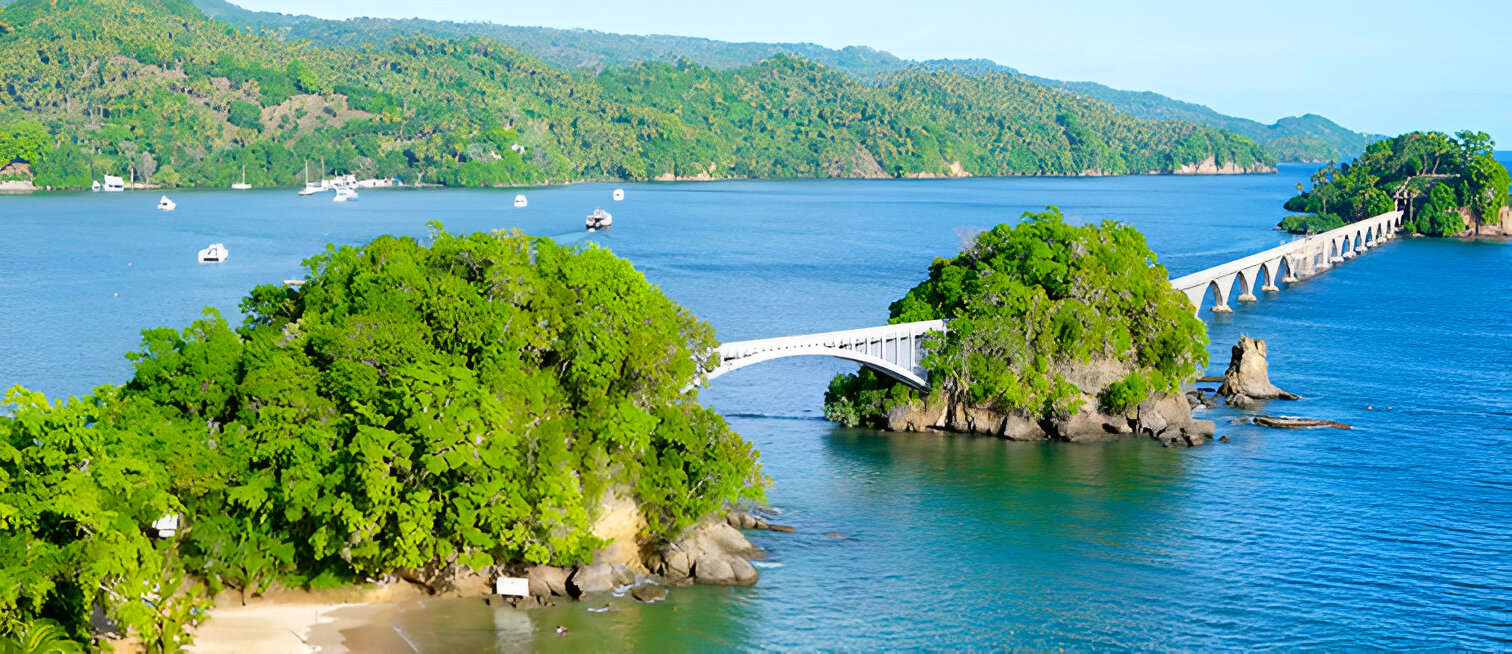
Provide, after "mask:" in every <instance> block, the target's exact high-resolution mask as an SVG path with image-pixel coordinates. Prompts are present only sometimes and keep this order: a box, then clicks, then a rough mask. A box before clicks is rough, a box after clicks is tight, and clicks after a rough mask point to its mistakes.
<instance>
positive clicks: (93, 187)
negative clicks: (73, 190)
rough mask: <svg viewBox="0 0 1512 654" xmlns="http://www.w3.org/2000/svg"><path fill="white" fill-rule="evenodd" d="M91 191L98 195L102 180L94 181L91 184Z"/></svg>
mask: <svg viewBox="0 0 1512 654" xmlns="http://www.w3.org/2000/svg"><path fill="white" fill-rule="evenodd" d="M89 190H91V191H95V192H96V193H98V192H99V191H100V180H94V181H92V182H90V184H89Z"/></svg>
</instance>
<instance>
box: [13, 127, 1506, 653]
mask: <svg viewBox="0 0 1512 654" xmlns="http://www.w3.org/2000/svg"><path fill="white" fill-rule="evenodd" d="M1504 154H1505V153H1504ZM1312 170H1313V169H1312V168H1311V167H1304V166H1283V167H1282V171H1281V173H1280V174H1279V175H1254V176H1240V177H1202V178H1193V177H1125V178H1105V179H967V180H949V181H946V180H934V181H791V182H713V183H701V184H699V183H693V184H650V185H644V184H643V185H627V186H625V187H624V188H625V189H626V192H627V198H626V199H625V201H623V202H618V203H616V202H611V201H610V200H609V192H610V189H611V188H613V187H612V186H608V185H578V186H569V187H556V188H542V189H528V190H526V191H525V193H526V194H527V195H528V196H529V198H530V207H529V208H527V209H514V208H513V207H511V206H509V205H510V200H511V199H512V197H513V196H514V194H515V191H514V190H507V191H506V190H426V191H410V190H401V189H394V190H371V191H363V192H362V198H361V200H360V201H358V202H356V203H350V204H345V205H343V204H338V203H333V202H331V200H330V196H329V195H321V196H315V197H311V198H301V197H297V196H296V195H295V194H294V193H293V191H292V190H289V189H278V190H252V191H243V192H233V191H229V190H228V191H180V192H174V193H172V197H173V199H174V200H175V201H177V202H178V210H177V211H175V212H172V213H166V214H165V213H160V212H157V211H155V210H154V208H153V207H154V206H155V205H156V202H157V197H158V194H156V193H146V192H133V193H120V194H91V193H71V194H70V193H58V194H38V195H34V196H17V197H0V386H4V387H9V386H12V385H16V384H22V385H25V386H27V387H28V388H32V389H35V390H41V391H45V392H47V393H49V394H53V395H77V394H81V393H85V392H88V391H89V389H90V388H92V387H93V386H95V385H99V384H105V383H118V382H120V381H122V380H124V379H125V378H126V376H127V375H128V373H129V370H130V368H129V366H128V364H127V362H126V361H125V359H124V358H123V357H122V354H123V353H125V352H127V351H129V350H131V349H133V348H134V347H135V346H136V345H137V344H138V342H139V340H140V336H139V331H140V330H141V329H143V328H146V327H151V326H158V325H171V326H176V327H182V326H184V325H186V324H188V323H189V322H190V321H192V320H194V319H195V318H196V317H198V315H199V312H200V310H201V308H202V307H205V306H211V307H216V308H218V309H220V310H221V311H222V312H223V313H225V314H226V315H227V316H228V317H230V318H234V314H235V313H236V305H237V302H238V300H239V299H240V298H241V297H242V296H243V295H244V294H245V292H246V291H247V290H248V289H249V288H251V287H252V286H254V285H256V284H259V283H267V282H273V283H277V282H279V281H281V280H283V279H287V278H297V277H302V275H303V273H302V270H301V268H300V262H301V260H302V259H304V258H305V257H307V256H309V255H310V254H312V253H315V252H317V251H319V250H321V249H322V248H323V247H324V246H325V244H326V243H338V244H359V243H363V242H366V241H368V240H370V239H372V238H373V237H375V236H377V235H380V234H386V233H387V234H408V235H414V236H417V237H423V236H424V235H425V233H426V227H425V224H426V222H427V221H432V220H435V221H441V222H442V223H444V224H445V226H446V229H447V230H449V231H453V232H463V231H474V230H491V229H501V228H519V229H522V230H524V231H526V232H529V233H533V234H543V235H554V236H557V237H558V239H559V240H562V241H577V240H584V239H591V240H595V241H597V242H599V243H601V244H603V245H605V246H607V247H609V248H611V249H613V250H614V252H616V253H617V254H619V255H621V256H624V257H627V258H629V259H630V260H631V261H633V262H634V263H635V265H636V266H638V267H639V268H640V269H641V270H642V271H644V272H645V274H646V276H647V277H648V278H650V279H651V280H652V281H653V282H654V283H656V284H659V285H661V287H662V288H663V289H664V290H665V291H666V292H667V294H668V295H670V296H671V297H672V298H674V299H676V300H677V301H679V302H681V303H683V304H684V305H686V306H688V307H689V308H691V309H692V310H693V311H694V312H696V313H697V314H698V315H700V316H702V317H703V318H704V319H706V320H708V321H709V322H711V323H712V324H713V325H714V326H715V328H716V329H717V330H718V333H719V336H720V337H721V338H723V339H725V340H739V339H747V338H759V337H767V336H779V335H786V334H796V333H804V332H812V331H821V330H832V329H846V328H854V327H865V326H870V325H875V324H881V323H882V322H884V321H885V320H886V317H887V304H888V303H889V302H891V301H892V300H894V299H896V298H898V297H900V296H901V295H902V294H903V293H904V292H905V291H906V290H907V289H908V288H909V287H911V286H912V285H914V284H915V283H917V282H918V281H919V280H920V279H921V278H922V277H923V276H924V274H925V269H926V267H927V266H928V264H929V262H930V261H931V260H932V259H933V258H935V257H941V256H950V255H953V254H955V253H956V252H957V251H958V250H959V248H960V242H959V240H958V237H957V236H956V229H957V228H983V227H989V226H991V225H993V224H996V223H998V222H1003V221H1013V220H1015V219H1016V218H1017V217H1018V216H1019V215H1020V214H1021V213H1022V212H1024V211H1026V210H1039V209H1042V208H1043V207H1044V206H1045V205H1048V204H1056V205H1059V206H1060V207H1061V208H1062V209H1063V210H1064V211H1065V212H1066V214H1067V216H1068V217H1069V218H1070V219H1071V220H1073V221H1078V222H1086V221H1100V220H1121V221H1125V222H1128V223H1132V224H1133V225H1135V226H1136V227H1138V228H1139V229H1140V230H1142V231H1143V232H1144V233H1145V234H1146V235H1147V237H1148V239H1149V243H1150V245H1151V247H1153V249H1154V250H1155V251H1156V252H1157V253H1159V256H1160V262H1161V263H1163V264H1165V265H1166V266H1167V267H1168V268H1169V269H1170V270H1171V272H1172V273H1173V275H1180V274H1183V273H1186V272H1191V271H1195V270H1198V269H1200V268H1203V267H1206V266H1209V265H1213V264H1217V263H1220V262H1223V261H1226V260H1229V259H1232V258H1236V257H1238V256H1241V255H1244V254H1248V253H1251V252H1254V251H1258V250H1261V249H1264V248H1266V247H1269V246H1272V245H1275V244H1277V243H1278V242H1279V240H1280V239H1281V238H1282V237H1281V235H1280V234H1279V233H1278V232H1274V231H1271V230H1270V227H1271V226H1272V225H1274V224H1275V223H1276V222H1277V220H1278V219H1279V218H1280V217H1281V216H1282V215H1283V212H1282V210H1281V208H1280V203H1281V202H1282V201H1284V200H1285V199H1286V198H1287V197H1288V196H1289V195H1290V193H1291V192H1292V191H1293V189H1294V187H1295V185H1296V184H1297V183H1298V182H1299V181H1303V180H1305V179H1306V178H1307V176H1308V175H1309V174H1310V173H1311V172H1312ZM599 205H603V206H605V208H607V209H610V210H612V211H613V212H614V216H615V227H614V229H613V230H612V231H611V232H609V233H603V234H595V235H585V234H583V233H582V231H581V229H580V228H581V225H582V219H583V216H584V215H586V214H587V213H588V212H590V211H591V210H592V209H593V208H594V207H595V206H599ZM609 205H613V206H609ZM211 242H224V243H225V244H226V246H227V248H229V250H230V252H231V256H230V259H229V261H227V262H226V263H225V264H223V265H199V264H196V263H195V262H194V255H195V252H196V251H197V250H199V249H200V248H202V247H205V245H206V244H208V243H211ZM1509 279H1512V246H1509V245H1506V244H1496V243H1462V242H1452V241H1440V240H1429V239H1399V240H1397V241H1393V242H1390V243H1387V244H1385V245H1384V246H1382V247H1380V248H1378V249H1376V250H1372V251H1371V252H1369V253H1368V254H1367V255H1366V256H1363V257H1360V258H1358V259H1355V260H1352V261H1350V262H1348V263H1346V264H1344V265H1342V266H1340V267H1338V268H1337V269H1336V270H1334V271H1332V272H1329V273H1327V274H1325V275H1322V276H1320V277H1317V278H1314V279H1310V280H1307V281H1304V282H1301V283H1298V284H1294V285H1292V286H1291V287H1289V288H1286V289H1285V290H1283V291H1282V292H1281V293H1279V294H1268V295H1266V296H1264V297H1262V298H1261V300H1260V301H1259V302H1258V303H1255V304H1253V305H1249V306H1242V307H1237V308H1236V311H1235V312H1234V313H1233V314H1232V315H1229V316H1223V317H1218V318H1214V317H1211V316H1210V315H1209V316H1205V317H1206V318H1207V319H1208V320H1209V327H1210V333H1211V335H1212V339H1213V345H1212V347H1211V348H1210V351H1211V353H1212V365H1211V367H1210V372H1211V373H1212V374H1221V373H1222V370H1223V367H1224V366H1225V364H1226V363H1227V360H1228V348H1229V346H1230V345H1232V343H1233V342H1234V340H1235V339H1237V338H1238V336H1239V335H1240V334H1248V335H1250V336H1254V337H1258V338H1263V339H1265V340H1266V341H1268V342H1269V346H1270V366H1271V377H1272V381H1274V382H1275V383H1276V384H1277V385H1279V386H1281V387H1283V388H1285V389H1287V390H1290V391H1293V392H1295V393H1298V394H1300V395H1302V396H1304V397H1305V398H1306V399H1304V400H1302V401H1300V402H1293V403H1286V404H1284V406H1273V407H1271V409H1270V410H1271V411H1280V412H1285V413H1288V414H1295V415H1306V416H1316V417H1320V418H1328V419H1333V420H1339V421H1342V422H1346V423H1350V424H1352V425H1354V427H1355V429H1354V430H1352V431H1338V430H1311V431H1275V430H1265V429H1262V428H1257V427H1254V426H1248V425H1230V424H1227V423H1228V420H1229V419H1230V418H1232V417H1234V416H1235V415H1238V414H1236V413H1233V412H1231V411H1229V410H1226V409H1223V410H1214V411H1209V412H1208V415H1206V416H1205V417H1207V418H1210V419H1215V420H1217V421H1218V423H1219V430H1218V431H1219V433H1220V434H1226V435H1228V436H1229V437H1230V438H1231V442H1229V443H1214V444H1212V445H1209V446H1205V447H1200V448H1195V449H1188V450H1171V449H1164V448H1162V447H1160V446H1159V445H1158V444H1156V443H1153V442H1149V441H1139V440H1130V441H1123V442H1117V443H1111V444H1102V445H1069V444H1059V443H1050V444H1045V443H1035V444H1027V443H1008V442H1001V441H998V440H995V439H990V438H980V437H964V436H939V435H899V434H887V433H879V432H876V431H870V430H859V429H840V428H837V427H835V426H834V425H832V424H830V423H827V422H825V421H824V420H823V419H822V417H821V404H822V399H823V394H824V388H825V384H826V383H827V382H828V380H829V378H830V377H832V376H833V375H834V374H836V373H837V372H844V371H848V370H850V369H852V368H853V364H846V363H843V362H839V361H829V360H823V359H787V360H780V361H774V362H770V363H767V364H763V365H760V366H753V367H751V368H747V369H744V370H741V371H738V372H735V373H731V374H729V375H726V376H724V377H721V378H719V379H717V380H715V381H714V382H713V383H712V385H711V388H709V389H706V390H704V391H703V392H702V397H703V398H704V400H705V401H706V402H708V403H709V404H710V405H712V406H714V407H716V408H718V409H719V410H721V411H722V412H724V414H725V415H726V416H727V417H728V418H729V420H730V422H731V424H732V425H733V426H734V427H735V428H736V429H737V430H738V431H739V432H740V433H741V434H743V435H744V436H745V437H746V438H747V439H749V440H751V441H753V442H754V443H755V444H756V445H757V447H758V448H759V449H760V450H761V452H762V459H763V462H764V468H765V471H766V473H767V474H768V475H770V476H771V478H772V480H773V482H774V484H775V485H774V486H773V487H772V488H771V489H770V491H769V493H768V494H769V499H770V501H771V504H772V505H773V506H774V507H776V508H778V509H780V510H781V515H780V517H777V518H775V520H776V521H778V522H782V523H787V524H791V525H793V526H795V527H797V528H798V532H797V533H795V534H772V533H767V532H757V533H755V534H753V535H752V539H753V540H754V541H756V542H757V543H758V544H760V545H762V546H763V547H765V548H767V549H768V550H770V551H771V552H772V556H771V558H770V559H768V560H767V561H765V562H763V563H762V566H763V567H762V577H761V581H760V582H759V583H757V584H756V585H755V586H754V587H751V588H741V589H724V588H694V589H683V590H677V591H674V592H673V593H672V596H671V599H670V601H669V602H667V603H663V604H657V605H651V606H643V605H637V604H635V603H633V602H631V601H629V600H628V599H627V598H626V599H612V600H607V601H608V603H609V604H610V605H611V609H612V610H611V611H609V612H605V613H593V612H590V611H589V609H590V608H600V607H603V606H604V604H605V602H606V600H603V599H601V600H598V601H597V602H595V603H591V604H590V603H577V604H572V605H569V606H564V607H558V608H553V609H546V610H541V611H535V612H530V613H527V614H519V613H513V612H507V611H495V610H494V609H491V608H488V607H485V606H483V605H482V604H481V603H477V602H460V603H459V602H441V603H435V604H431V605H428V606H424V607H420V608H417V609H413V610H411V611H408V612H407V613H405V614H403V615H401V616H400V618H399V619H398V620H397V622H396V623H395V625H394V627H395V628H396V629H398V630H399V631H400V632H401V633H402V634H403V635H404V636H405V638H407V639H408V640H409V641H410V642H411V643H414V644H415V646H416V647H417V648H419V649H421V650H423V651H434V652H452V651H480V650H481V651H487V650H489V649H491V648H492V649H498V650H501V651H504V650H508V651H513V650H520V649H526V648H530V647H535V648H538V649H549V650H583V651H602V650H604V649H606V648H607V649H640V650H648V651H661V650H667V649H671V650H710V649H713V650H720V649H765V648H775V649H899V648H972V649H1033V650H1044V649H1049V648H1055V647H1066V648H1070V649H1105V648H1132V649H1233V648H1250V647H1279V648H1287V649H1290V648H1340V647H1349V646H1359V647H1374V648H1383V647H1384V648H1448V647H1467V648H1473V649H1507V648H1509V647H1512V472H1509V464H1512V298H1509V296H1508V294H1507V283H1508V280H1509ZM1372 407H1373V408H1372ZM830 531H837V532H840V533H841V534H843V535H844V537H843V538H825V537H822V536H821V534H823V533H825V532H830ZM558 624H561V625H566V626H567V627H568V628H569V630H570V632H571V633H570V635H569V636H566V637H558V636H556V635H554V633H552V632H553V629H554V628H555V626H556V625H558Z"/></svg>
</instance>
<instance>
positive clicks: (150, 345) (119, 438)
mask: <svg viewBox="0 0 1512 654" xmlns="http://www.w3.org/2000/svg"><path fill="white" fill-rule="evenodd" d="M306 263H307V266H308V267H309V270H310V273H309V276H308V278H307V281H306V283H305V284H304V285H303V286H302V287H299V288H282V287H275V286H260V287H258V288H256V289H253V290H252V292H251V294H250V295H248V297H247V298H246V299H245V300H244V301H243V303H242V309H243V312H244V313H245V315H246V318H245V320H244V322H243V323H242V325H241V326H239V327H235V328H233V327H232V326H231V325H230V324H228V323H227V322H226V321H225V320H224V319H222V318H221V316H219V315H218V314H216V313H215V312H214V311H213V310H206V313H205V315H204V317H203V318H202V319H200V320H198V321H196V322H194V323H193V324H192V325H190V326H189V327H188V328H186V329H183V330H176V329H170V328H159V329H151V330H147V331H145V332H143V342H142V347H141V349H140V350H139V351H137V352H134V353H132V354H131V355H130V358H131V359H132V360H133V361H134V362H135V363H134V365H135V373H134V374H133V376H132V378H131V379H130V380H129V381H128V382H127V383H125V384H124V385H122V386H119V387H102V388H99V389H96V390H95V392H94V393H92V394H90V395H88V396H86V397H84V398H81V399H71V400H69V401H66V402H54V403H49V402H48V401H47V399H46V398H44V397H42V396H41V395H40V394H36V393H32V392H28V391H25V390H23V389H20V388H17V389H14V390H12V391H11V392H10V393H9V394H7V396H6V399H7V402H8V403H9V404H10V405H11V409H12V410H11V414H10V415H8V416H0V524H3V525H4V526H5V530H4V532H3V534H0V580H5V581H6V582H7V583H4V584H0V637H6V636H8V637H20V636H21V635H23V634H24V633H26V632H27V630H28V629H31V628H33V627H34V626H35V625H39V624H42V623H41V622H40V621H42V620H51V621H54V622H56V623H57V624H59V625H61V626H62V628H63V629H64V630H66V631H67V633H69V634H70V635H71V636H72V637H73V638H75V639H80V640H84V639H87V621H88V617H89V614H90V610H91V607H93V606H94V605H96V604H99V605H101V606H103V607H104V608H105V609H106V611H107V613H108V614H109V615H111V616H112V617H114V618H116V619H117V620H119V621H120V622H121V623H122V624H123V625H126V626H128V627H130V628H131V629H133V630H134V631H135V632H136V633H138V634H139V635H141V636H142V637H143V638H144V640H147V641H148V642H152V643H158V644H160V645H162V646H163V647H166V648H169V649H171V648H172V647H173V643H175V642H178V641H176V640H175V639H177V638H182V634H181V633H180V628H181V626H182V625H183V624H184V623H185V622H186V621H188V620H191V619H194V616H195V615H196V614H195V613H193V612H192V609H194V608H196V607H198V606H201V605H202V604H203V598H204V597H205V595H206V593H207V592H209V591H213V590H216V589H219V588H221V587H231V588H237V589H241V590H242V591H243V592H244V593H255V592H257V591H258V590H259V589H260V588H262V587H263V586H264V585H265V584H267V583H269V582H270V581H271V580H274V579H282V580H284V581H285V582H286V583H300V580H304V583H316V582H317V581H318V580H324V581H320V582H319V583H342V582H351V581H353V580H357V579H361V578H365V577H371V578H381V577H384V576H387V575H390V574H395V573H402V572H403V571H405V570H413V569H418V568H422V567H424V566H445V565H449V564H457V565H462V566H468V567H473V568H481V567H484V566H487V565H492V564H500V565H518V564H526V563H552V564H559V565H570V564H573V563H578V562H582V561H585V560H587V559H588V558H589V557H590V555H591V552H592V551H593V550H594V549H596V548H597V547H599V546H601V545H602V544H603V543H602V542H601V541H600V540H599V539H598V538H596V537H595V536H594V535H593V534H592V532H591V530H590V527H591V525H592V521H593V520H594V519H595V517H596V516H595V511H596V510H597V507H598V506H599V502H600V501H601V499H602V497H603V496H604V493H605V492H606V490H608V489H610V488H622V489H625V491H624V492H629V493H632V494H633V495H634V497H635V498H636V499H637V500H638V502H639V504H640V506H641V509H642V511H643V512H644V513H645V515H646V517H647V520H648V522H649V530H650V534H649V536H650V537H652V538H658V537H669V536H671V535H675V533H676V532H678V531H680V530H681V529H682V528H683V527H685V526H687V525H689V524H691V522H692V521H694V520H696V519H697V518H699V517H701V516H703V515H705V514H707V513H709V512H711V511H713V510H716V509H718V508H720V507H722V506H723V505H724V504H725V503H726V502H731V501H735V500H737V499H739V498H741V497H759V496H760V494H761V491H762V488H763V486H764V483H765V482H764V479H763V477H762V476H761V474H760V472H759V469H758V466H757V463H756V457H757V455H756V452H755V451H754V450H753V449H752V448H751V446H750V445H749V444H748V443H746V442H745V441H743V440H742V439H741V438H740V437H739V436H738V435H736V434H735V433H734V432H732V431H731V430H730V429H729V427H728V426H727V425H726V424H725V422H724V420H723V419H722V418H720V416H719V415H718V414H716V413H714V412H713V411H712V410H710V409H707V408H704V407H703V406H701V405H699V404H698V402H697V399H696V395H694V394H693V393H691V392H684V389H685V388H686V387H687V386H688V385H689V384H690V383H691V382H692V381H694V380H696V379H697V378H698V377H699V376H700V375H701V374H703V373H704V372H706V371H708V370H710V369H711V368H712V366H713V365H715V364H716V363H717V361H716V358H715V356H714V354H713V347H714V345H715V341H714V335H713V330H712V329H711V328H710V327H709V326H708V325H707V324H706V323H703V322H701V321H699V320H698V319H696V318H695V317H694V316H693V315H692V314H690V313H689V312H688V311H687V310H686V309H684V308H682V307H680V306H678V305H677V304H675V303H673V302H672V301H671V300H669V299H667V298H666V296H664V295H663V294H662V293H661V292H660V290H659V289H657V288H656V287H655V286H652V285H651V284H649V283H648V282H647V281H646V280H645V278H644V277H642V276H641V275H640V274H639V273H638V272H636V271H635V270H634V268H633V267H632V266H631V265H630V264H629V263H628V262H626V261H624V260H623V259H619V258H617V257H615V256H613V255H612V254H610V253H609V252H608V251H607V250H604V249H601V248H598V247H587V248H582V249H574V248H567V247H563V246H559V245H556V244H554V243H552V242H551V241H549V240H546V239H536V238H530V237H526V236H524V235H520V234H518V233H512V234H472V235H467V236H454V235H450V234H447V233H445V232H442V231H439V229H437V231H436V232H435V234H434V236H433V239H432V242H431V243H430V245H429V247H426V246H423V245H421V244H420V243H419V242H417V241H415V240H414V239H409V238H393V237H387V236H386V237H381V238H379V239H377V240H375V241H373V242H372V243H369V244H368V245H366V246H363V247H341V248H336V247H331V248H328V249H327V250H326V251H325V252H324V253H322V254H319V255H317V256H315V257H313V258H311V259H310V260H309V261H307V262H306ZM164 515H180V516H182V520H183V522H182V527H181V530H180V531H179V533H178V534H176V535H175V536H173V537H172V538H168V539H163V540H158V539H154V538H149V532H148V530H147V526H148V525H149V524H150V523H152V522H153V521H154V520H156V519H158V518H159V517H162V516H164Z"/></svg>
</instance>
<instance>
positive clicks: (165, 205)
mask: <svg viewBox="0 0 1512 654" xmlns="http://www.w3.org/2000/svg"><path fill="white" fill-rule="evenodd" d="M177 206H178V205H177V204H175V203H174V202H173V200H169V199H168V196H166V195H165V196H163V198H162V199H161V200H158V206H157V208H158V211H173V209H174V208H175V207H177Z"/></svg>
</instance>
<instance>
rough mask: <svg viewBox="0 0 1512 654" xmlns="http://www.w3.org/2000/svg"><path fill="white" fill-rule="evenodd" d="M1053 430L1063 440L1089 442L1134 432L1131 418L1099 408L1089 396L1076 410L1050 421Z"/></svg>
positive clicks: (1095, 401)
mask: <svg viewBox="0 0 1512 654" xmlns="http://www.w3.org/2000/svg"><path fill="white" fill-rule="evenodd" d="M1050 427H1051V431H1052V432H1054V433H1055V436H1056V437H1057V438H1060V439H1061V440H1066V441H1071V442H1073V443H1087V442H1093V441H1100V440H1104V439H1107V438H1108V437H1109V436H1113V435H1118V434H1130V433H1133V431H1134V430H1133V429H1131V428H1130V427H1129V419H1128V418H1125V417H1123V416H1114V415H1108V414H1106V413H1103V412H1102V411H1100V410H1098V406H1097V400H1096V399H1095V398H1091V397H1088V398H1086V399H1085V400H1083V401H1082V405H1081V407H1080V408H1078V409H1077V410H1076V412H1074V413H1072V414H1071V415H1069V416H1065V417H1063V418H1055V419H1052V420H1051V421H1050Z"/></svg>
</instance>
